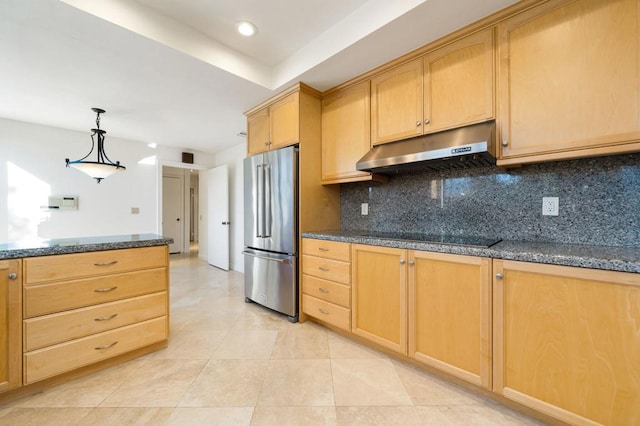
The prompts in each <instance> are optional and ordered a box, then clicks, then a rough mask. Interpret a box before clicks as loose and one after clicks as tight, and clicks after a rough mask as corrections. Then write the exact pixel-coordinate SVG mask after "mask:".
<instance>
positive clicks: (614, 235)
mask: <svg viewBox="0 0 640 426" xmlns="http://www.w3.org/2000/svg"><path fill="white" fill-rule="evenodd" d="M542 197H559V198H560V214H559V216H542ZM361 203H369V215H368V216H362V215H361V214H360V204H361ZM340 204H341V228H342V230H345V231H385V232H420V233H428V234H450V235H473V236H485V237H498V238H502V239H504V240H523V241H539V242H562V243H574V244H595V245H609V246H634V247H640V153H637V154H626V155H618V156H611V157H600V158H591V159H582V160H570V161H561V162H552V163H545V164H532V165H526V166H522V167H520V168H515V169H510V170H506V169H501V168H499V167H488V168H475V169H467V170H452V171H444V172H442V171H438V172H435V171H434V172H426V171H425V172H413V173H407V174H398V175H394V176H391V177H390V180H389V182H387V183H370V182H361V183H350V184H342V185H341V188H340Z"/></svg>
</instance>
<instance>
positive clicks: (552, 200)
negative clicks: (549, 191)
mask: <svg viewBox="0 0 640 426" xmlns="http://www.w3.org/2000/svg"><path fill="white" fill-rule="evenodd" d="M559 207H560V199H559V198H558V197H542V215H543V216H558V212H559V210H560V208H559Z"/></svg>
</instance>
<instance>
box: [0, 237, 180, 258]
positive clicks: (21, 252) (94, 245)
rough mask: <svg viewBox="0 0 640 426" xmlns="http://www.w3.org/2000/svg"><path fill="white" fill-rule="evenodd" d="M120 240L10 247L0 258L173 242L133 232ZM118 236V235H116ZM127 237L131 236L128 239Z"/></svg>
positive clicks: (0, 254) (1, 251)
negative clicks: (141, 235)
mask: <svg viewBox="0 0 640 426" xmlns="http://www.w3.org/2000/svg"><path fill="white" fill-rule="evenodd" d="M118 237H121V238H122V239H121V240H120V241H98V240H100V239H104V238H109V237H95V239H96V241H91V239H92V238H91V237H87V238H82V239H80V241H79V242H78V243H76V244H69V245H64V244H62V245H54V246H42V247H25V248H20V247H16V248H10V249H6V250H2V249H0V260H9V259H21V258H28V257H39V256H52V255H60V254H74V253H86V252H92V251H105V250H119V249H127V248H140V247H154V246H163V245H168V244H171V243H173V239H172V238H165V237H162V236H159V235H158V236H156V235H152V234H145V236H143V237H142V238H141V239H137V240H136V239H133V238H140V235H139V234H131V235H129V236H118ZM116 238H117V237H116ZM125 238H130V239H129V240H126V239H125ZM66 240H71V239H61V240H56V241H66ZM43 244H47V243H43Z"/></svg>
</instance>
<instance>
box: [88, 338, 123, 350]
mask: <svg viewBox="0 0 640 426" xmlns="http://www.w3.org/2000/svg"><path fill="white" fill-rule="evenodd" d="M117 344H118V341H117V340H116V341H115V342H113V343H111V344H110V345H104V346H97V347H95V348H93V349H95V350H96V351H101V350H103V349H109V348H112V347H114V346H115V345H117Z"/></svg>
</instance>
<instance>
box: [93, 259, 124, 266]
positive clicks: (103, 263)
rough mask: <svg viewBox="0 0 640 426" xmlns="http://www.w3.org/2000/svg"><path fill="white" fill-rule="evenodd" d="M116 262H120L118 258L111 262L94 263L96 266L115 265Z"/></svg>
mask: <svg viewBox="0 0 640 426" xmlns="http://www.w3.org/2000/svg"><path fill="white" fill-rule="evenodd" d="M116 263H118V261H117V260H112V261H111V262H98V263H94V265H95V266H109V265H115V264H116Z"/></svg>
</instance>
